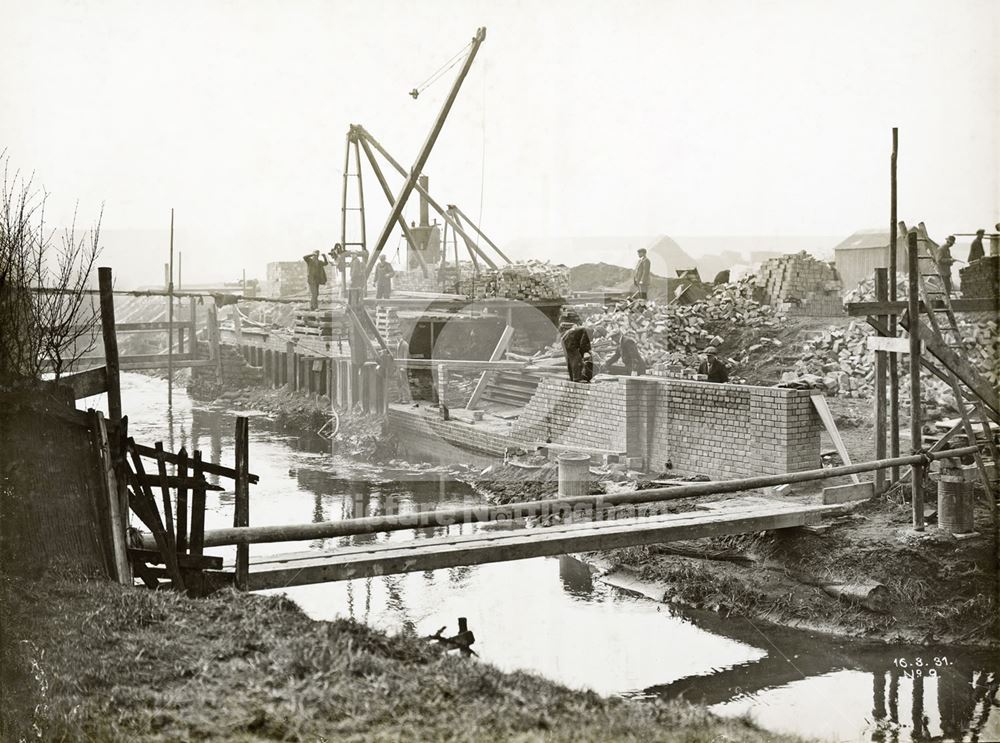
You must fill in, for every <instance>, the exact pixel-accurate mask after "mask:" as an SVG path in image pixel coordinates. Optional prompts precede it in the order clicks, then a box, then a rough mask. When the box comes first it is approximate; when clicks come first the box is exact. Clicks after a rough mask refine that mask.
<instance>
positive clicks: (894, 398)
mask: <svg viewBox="0 0 1000 743" xmlns="http://www.w3.org/2000/svg"><path fill="white" fill-rule="evenodd" d="M898 147H899V129H897V128H896V127H893V128H892V159H891V162H890V165H889V299H890V300H891V301H893V302H895V301H896V299H897V296H896V294H897V289H896V283H897V282H898V281H899V272H898V267H897V266H896V262H897V257H896V236H897V234H898V233H899V227H898V222H897V221H896V219H897V215H896V199H897V195H896V157H897V154H898ZM898 322H899V318H897V317H896V315H890V316H889V336H890V337H892V338H895V337H896V336H898V335H899V331H898V329H897V328H898ZM889 456H890V457H893V458H895V457H898V456H899V359H898V358H897V356H896V354H889ZM889 478H890V482H893V483H895V482H899V467H893V468H892V469H891V470H890V473H889Z"/></svg>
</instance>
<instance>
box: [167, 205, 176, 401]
mask: <svg viewBox="0 0 1000 743" xmlns="http://www.w3.org/2000/svg"><path fill="white" fill-rule="evenodd" d="M173 404H174V210H173V208H171V209H170V275H169V277H168V279H167V405H170V406H172V405H173Z"/></svg>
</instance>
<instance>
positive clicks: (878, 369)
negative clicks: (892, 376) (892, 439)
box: [875, 268, 889, 493]
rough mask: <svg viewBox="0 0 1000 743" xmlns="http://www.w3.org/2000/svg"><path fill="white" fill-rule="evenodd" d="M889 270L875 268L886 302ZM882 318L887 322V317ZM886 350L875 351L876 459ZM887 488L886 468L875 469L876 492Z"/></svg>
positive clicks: (881, 447)
mask: <svg viewBox="0 0 1000 743" xmlns="http://www.w3.org/2000/svg"><path fill="white" fill-rule="evenodd" d="M888 281H889V275H888V270H887V269H885V268H876V269H875V299H876V301H878V302H884V301H885V300H886V299H887V297H888ZM880 320H881V321H882V322H883V323H884V322H886V317H885V316H882V317H881V318H880ZM886 357H887V354H886V352H885V351H876V352H875V459H885V434H886V430H885V413H886V410H885V404H886V378H885V373H886V362H887V360H888V359H887V358H886ZM883 490H885V470H876V471H875V492H876V493H881V492H882V491H883Z"/></svg>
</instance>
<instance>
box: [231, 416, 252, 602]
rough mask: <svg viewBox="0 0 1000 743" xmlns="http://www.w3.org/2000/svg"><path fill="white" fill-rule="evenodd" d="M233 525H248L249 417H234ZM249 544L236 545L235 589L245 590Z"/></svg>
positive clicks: (248, 567)
mask: <svg viewBox="0 0 1000 743" xmlns="http://www.w3.org/2000/svg"><path fill="white" fill-rule="evenodd" d="M233 526H250V419H249V418H245V417H242V416H241V417H239V418H237V419H236V514H235V516H234V518H233ZM249 575H250V545H248V544H240V545H237V546H236V589H237V590H238V591H245V590H247V584H248V580H249Z"/></svg>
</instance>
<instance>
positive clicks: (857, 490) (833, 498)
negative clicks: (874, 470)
mask: <svg viewBox="0 0 1000 743" xmlns="http://www.w3.org/2000/svg"><path fill="white" fill-rule="evenodd" d="M874 496H875V483H873V482H871V481H868V482H859V483H858V484H856V485H855V484H853V483H851V484H848V485H835V486H833V487H830V488H823V503H824V505H827V504H832V503H849V502H851V501H862V500H870V499H871V498H873V497H874Z"/></svg>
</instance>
